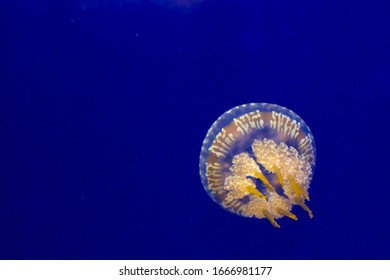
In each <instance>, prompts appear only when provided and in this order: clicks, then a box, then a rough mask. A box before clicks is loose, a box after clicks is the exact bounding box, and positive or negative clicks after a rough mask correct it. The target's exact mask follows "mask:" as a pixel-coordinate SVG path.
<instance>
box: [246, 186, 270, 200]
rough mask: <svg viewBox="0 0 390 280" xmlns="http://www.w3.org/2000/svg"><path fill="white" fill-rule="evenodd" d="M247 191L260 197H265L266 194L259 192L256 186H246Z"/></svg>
mask: <svg viewBox="0 0 390 280" xmlns="http://www.w3.org/2000/svg"><path fill="white" fill-rule="evenodd" d="M247 191H248V192H249V193H250V194H253V195H255V196H257V197H260V198H262V199H266V196H265V195H264V194H262V193H261V192H259V191H258V190H257V189H256V188H254V187H252V186H248V187H247Z"/></svg>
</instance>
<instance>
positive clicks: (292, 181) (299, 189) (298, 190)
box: [288, 176, 310, 201]
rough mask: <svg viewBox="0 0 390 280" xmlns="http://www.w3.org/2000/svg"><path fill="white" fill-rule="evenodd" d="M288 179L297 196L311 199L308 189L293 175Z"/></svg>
mask: <svg viewBox="0 0 390 280" xmlns="http://www.w3.org/2000/svg"><path fill="white" fill-rule="evenodd" d="M288 181H289V182H290V185H291V187H292V189H293V191H294V192H295V194H296V195H297V196H303V197H304V198H305V199H306V200H308V201H310V198H309V196H308V194H307V192H306V190H305V189H304V188H302V187H301V186H300V185H299V184H298V183H297V181H295V179H294V178H293V177H292V176H288Z"/></svg>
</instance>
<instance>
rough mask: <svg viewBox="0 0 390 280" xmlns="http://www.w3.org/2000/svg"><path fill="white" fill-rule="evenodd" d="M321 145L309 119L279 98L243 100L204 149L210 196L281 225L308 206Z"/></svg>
mask: <svg viewBox="0 0 390 280" xmlns="http://www.w3.org/2000/svg"><path fill="white" fill-rule="evenodd" d="M315 161H316V150H315V144H314V139H313V136H312V134H311V132H310V129H309V127H308V126H307V125H306V123H305V122H304V121H303V120H302V119H301V118H300V117H299V116H298V115H297V114H295V113H294V112H292V111H291V110H289V109H287V108H284V107H282V106H279V105H275V104H267V103H250V104H245V105H241V106H237V107H235V108H233V109H231V110H229V111H227V112H225V113H224V114H223V115H222V116H220V117H219V118H218V120H217V121H215V123H214V124H213V125H212V126H211V128H210V129H209V131H208V133H207V135H206V137H205V139H204V141H203V145H202V149H201V154H200V163H199V169H200V177H201V180H202V183H203V186H204V188H205V190H206V192H207V193H208V194H209V196H210V197H211V198H212V199H213V200H214V202H216V203H217V204H219V205H220V206H221V207H222V208H224V209H225V210H227V211H229V212H232V213H234V214H237V215H241V216H244V217H255V218H259V219H262V218H266V219H268V220H269V221H270V222H271V224H272V225H274V226H275V227H280V226H279V224H278V223H277V222H276V219H280V218H282V217H284V216H286V217H289V218H291V219H294V220H297V217H296V216H295V215H294V214H293V213H292V212H291V211H292V208H293V206H294V205H299V206H300V207H302V208H303V209H304V210H305V211H306V212H307V213H308V214H309V217H310V218H312V217H313V214H312V212H311V210H310V209H309V207H308V206H307V205H306V203H305V202H306V201H308V200H309V192H308V190H309V184H310V182H311V179H312V177H313V172H314V167H315Z"/></svg>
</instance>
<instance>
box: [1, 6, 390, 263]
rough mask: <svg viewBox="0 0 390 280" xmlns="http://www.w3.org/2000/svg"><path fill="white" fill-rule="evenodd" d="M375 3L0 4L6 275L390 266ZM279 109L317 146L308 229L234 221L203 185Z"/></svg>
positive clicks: (382, 72)
mask: <svg viewBox="0 0 390 280" xmlns="http://www.w3.org/2000/svg"><path fill="white" fill-rule="evenodd" d="M387 8H388V7H385V5H382V4H380V3H376V2H374V1H367V2H359V1H269V0H266V1H263V0H261V1H260V0H253V1H245V0H240V1H229V0H220V1H209V0H204V1H203V2H197V3H188V1H184V0H182V1H178V2H177V3H175V2H174V1H173V0H172V1H170V0H166V1H165V2H164V1H158V0H154V1H140V0H138V1H135V0H133V1H130V0H129V1H125V0H112V1H102V0H100V1H92V0H89V1H87V0H80V1H73V2H72V1H66V4H65V3H63V2H60V1H24V0H21V1H11V0H5V1H1V4H0V32H1V33H0V35H1V37H0V38H1V44H0V90H1V91H0V94H1V100H0V101H1V102H0V103H1V104H0V106H1V110H0V114H1V115H0V121H1V127H0V129H1V133H0V144H1V146H0V164H1V166H0V180H1V181H0V258H1V259H85V258H87V259H183V258H184V259H389V258H390V238H389V236H390V216H389V215H390V210H389V207H390V206H389V205H390V204H389V197H390V185H389V143H388V142H389V141H388V139H389V138H388V137H387V135H388V133H389V131H390V127H389V120H390V119H389V111H390V109H389V105H390V97H389V95H390V91H389V90H390V78H389V77H390V59H389V58H390V52H389V49H390V33H389V21H388V9H387ZM249 102H268V103H276V104H279V105H282V106H285V107H288V108H290V109H292V110H293V111H295V112H296V113H297V114H298V115H300V116H301V117H302V118H303V119H304V120H305V121H306V123H307V124H308V125H309V127H310V128H311V130H312V132H313V134H314V137H315V140H316V144H317V156H318V160H317V165H316V173H315V175H314V180H313V182H312V184H311V188H310V196H311V201H310V202H309V207H310V208H311V209H312V210H313V212H314V218H313V219H312V220H310V219H309V218H308V217H307V214H306V213H305V212H303V211H302V210H301V209H299V208H297V207H295V208H294V209H295V210H294V212H295V213H296V214H297V215H298V217H299V220H298V221H297V222H294V221H292V220H289V219H287V218H285V219H283V220H280V224H281V226H282V228H281V229H276V228H273V227H272V226H271V225H270V224H269V223H268V221H266V220H256V219H246V218H242V217H239V216H235V215H232V214H229V213H228V212H226V211H224V210H222V209H221V208H220V207H218V206H217V205H216V204H215V203H213V202H212V200H211V199H210V198H209V197H208V195H207V194H206V192H205V191H204V189H203V186H202V184H201V182H200V178H199V174H198V161H199V153H200V147H201V144H202V141H203V138H204V136H205V135H206V132H207V130H208V129H209V127H210V126H211V124H212V123H213V122H214V121H215V120H216V119H217V118H218V117H219V116H220V115H221V114H222V113H223V112H225V111H226V110H228V109H230V108H231V107H234V106H237V105H240V104H244V103H249Z"/></svg>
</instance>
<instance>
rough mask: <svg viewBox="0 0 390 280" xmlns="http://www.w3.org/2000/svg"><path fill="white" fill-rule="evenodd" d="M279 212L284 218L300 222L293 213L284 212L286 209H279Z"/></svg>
mask: <svg viewBox="0 0 390 280" xmlns="http://www.w3.org/2000/svg"><path fill="white" fill-rule="evenodd" d="M277 212H278V213H279V214H280V215H282V216H286V217H288V218H290V219H293V220H294V221H297V220H298V218H297V216H295V215H294V214H293V213H291V212H290V211H287V210H284V209H282V208H278V209H277Z"/></svg>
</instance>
